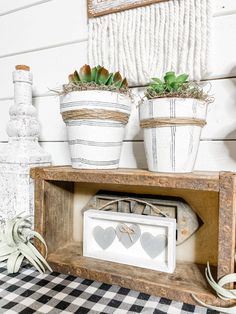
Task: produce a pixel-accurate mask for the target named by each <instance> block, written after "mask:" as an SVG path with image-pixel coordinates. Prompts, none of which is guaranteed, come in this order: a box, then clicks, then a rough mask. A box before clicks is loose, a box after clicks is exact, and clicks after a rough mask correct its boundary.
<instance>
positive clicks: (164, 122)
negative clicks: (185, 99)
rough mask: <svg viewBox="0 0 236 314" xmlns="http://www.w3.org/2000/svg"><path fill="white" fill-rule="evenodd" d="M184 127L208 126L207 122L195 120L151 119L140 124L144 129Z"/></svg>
mask: <svg viewBox="0 0 236 314" xmlns="http://www.w3.org/2000/svg"><path fill="white" fill-rule="evenodd" d="M183 125H195V126H200V127H204V125H206V121H205V120H203V119H195V118H151V119H144V120H141V122H140V127H141V128H142V129H146V128H155V127H166V126H183Z"/></svg>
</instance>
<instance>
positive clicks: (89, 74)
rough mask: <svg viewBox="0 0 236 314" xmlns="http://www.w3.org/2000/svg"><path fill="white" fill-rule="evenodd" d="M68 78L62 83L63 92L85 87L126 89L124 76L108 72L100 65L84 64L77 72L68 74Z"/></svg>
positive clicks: (126, 83)
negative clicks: (66, 82) (66, 81)
mask: <svg viewBox="0 0 236 314" xmlns="http://www.w3.org/2000/svg"><path fill="white" fill-rule="evenodd" d="M68 79H69V83H68V84H65V85H63V91H64V93H67V92H70V91H75V90H86V89H101V90H119V91H120V92H127V90H128V82H127V79H126V78H122V76H121V74H120V73H119V72H115V73H110V72H109V71H108V70H107V69H106V68H104V67H102V66H100V65H98V66H96V67H94V68H91V67H90V66H89V65H88V64H85V65H84V66H82V67H81V68H80V70H79V72H78V71H74V73H72V74H70V75H69V77H68Z"/></svg>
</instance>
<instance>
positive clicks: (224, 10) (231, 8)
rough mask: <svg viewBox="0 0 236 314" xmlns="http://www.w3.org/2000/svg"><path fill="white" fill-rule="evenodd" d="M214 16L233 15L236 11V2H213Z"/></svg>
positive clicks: (224, 0) (229, 0) (219, 0)
mask: <svg viewBox="0 0 236 314" xmlns="http://www.w3.org/2000/svg"><path fill="white" fill-rule="evenodd" d="M212 2H213V10H214V15H215V16H216V15H224V14H232V13H235V11H236V1H235V0H213V1H212Z"/></svg>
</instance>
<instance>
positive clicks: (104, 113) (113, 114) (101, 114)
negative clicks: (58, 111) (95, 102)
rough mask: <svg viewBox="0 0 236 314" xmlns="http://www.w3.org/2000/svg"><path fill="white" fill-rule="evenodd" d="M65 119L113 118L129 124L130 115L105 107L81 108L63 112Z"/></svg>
mask: <svg viewBox="0 0 236 314" xmlns="http://www.w3.org/2000/svg"><path fill="white" fill-rule="evenodd" d="M62 117H63V120H64V121H68V120H80V119H96V120H113V121H117V122H121V123H123V124H127V123H128V120H129V115H128V114H126V113H123V112H118V111H113V110H104V109H79V110H70V111H66V112H62Z"/></svg>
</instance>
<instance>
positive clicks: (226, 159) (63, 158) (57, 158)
mask: <svg viewBox="0 0 236 314" xmlns="http://www.w3.org/2000/svg"><path fill="white" fill-rule="evenodd" d="M40 144H41V145H42V147H43V148H44V149H45V150H46V151H47V152H48V153H50V154H51V156H52V163H53V165H70V156H69V150H68V144H67V143H66V142H42V143H40ZM5 145H6V144H5V143H0V150H1V149H4V146H5ZM120 167H122V168H141V169H146V168H147V162H146V157H145V152H144V145H143V142H124V143H123V146H122V152H121V159H120ZM195 170H205V171H235V172H236V141H201V143H200V147H199V152H198V157H197V161H196V166H195Z"/></svg>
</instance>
